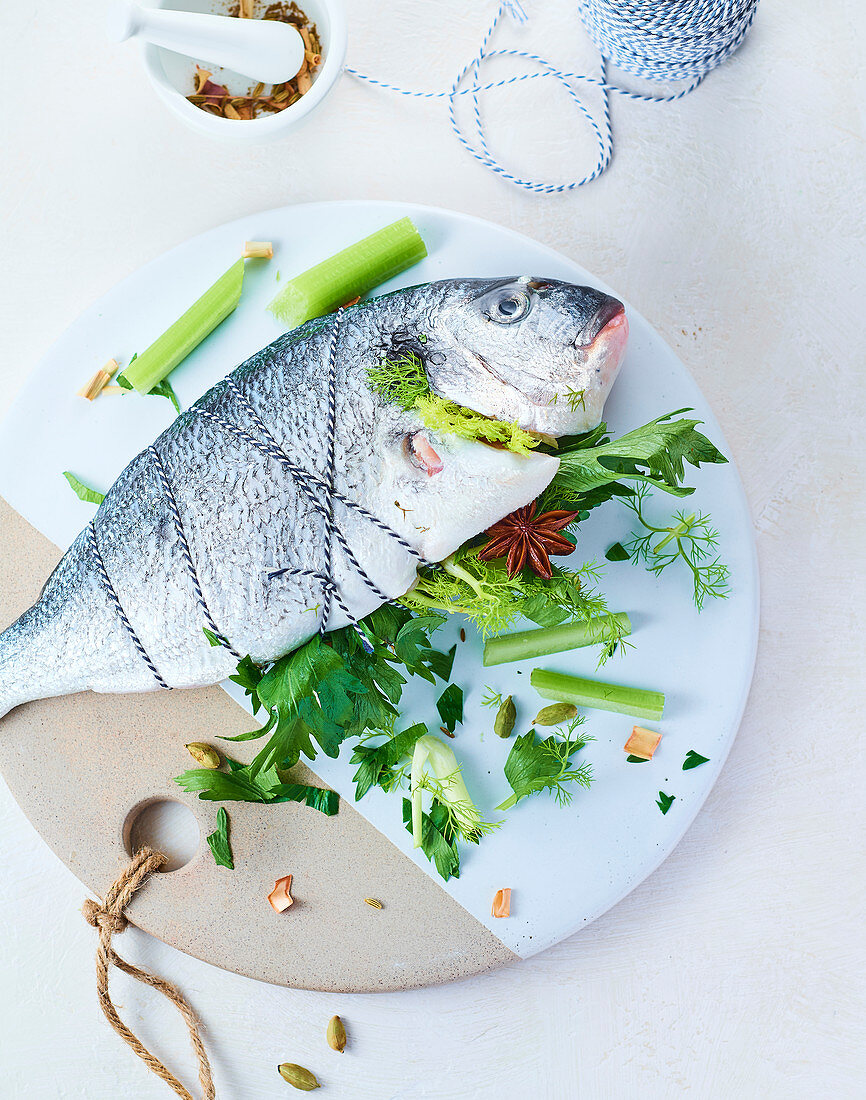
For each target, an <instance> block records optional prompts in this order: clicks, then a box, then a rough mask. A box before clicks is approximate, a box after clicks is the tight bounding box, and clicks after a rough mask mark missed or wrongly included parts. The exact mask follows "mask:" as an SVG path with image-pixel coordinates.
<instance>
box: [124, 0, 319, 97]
mask: <svg viewBox="0 0 866 1100" xmlns="http://www.w3.org/2000/svg"><path fill="white" fill-rule="evenodd" d="M108 34H109V37H110V38H111V40H112V41H114V42H124V41H126V39H127V38H143V39H144V40H145V41H146V42H151V43H153V45H155V46H163V47H164V48H165V49H167V50H174V52H175V53H182V54H186V55H187V56H188V57H192V58H195V59H196V60H198V61H207V62H209V63H210V64H211V65H219V66H221V67H222V68H224V69H232V70H234V72H236V73H240V74H241V75H242V76H246V77H249V79H250V80H255V81H256V82H258V81H261V82H262V83H264V84H282V83H283V81H285V80H291V79H292V77H294V76H296V75H297V73H298V70H299V69H300V67H301V65H302V64H303V63H304V40H303V39H302V38H301V36H300V34H298V32H297V30H296V29H295V28H294V27H293V26H292V25H291V24H290V23H280V22H277V21H276V20H272V19H232V18H230V17H229V16H225V15H203V14H201V13H199V12H192V11H173V10H170V9H168V8H142V7H140V6H139V5H138V4H135V3H132V2H131V0H119V2H118V3H116V4H115V5H114V6H113V7H112V8H111V10H110V12H109V20H108Z"/></svg>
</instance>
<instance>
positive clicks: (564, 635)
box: [484, 611, 631, 665]
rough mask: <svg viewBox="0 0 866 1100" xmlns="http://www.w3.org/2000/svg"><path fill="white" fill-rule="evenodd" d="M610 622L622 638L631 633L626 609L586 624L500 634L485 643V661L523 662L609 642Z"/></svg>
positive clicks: (489, 663) (497, 663)
mask: <svg viewBox="0 0 866 1100" xmlns="http://www.w3.org/2000/svg"><path fill="white" fill-rule="evenodd" d="M611 624H614V625H617V624H618V627H619V631H618V633H619V634H621V636H622V637H625V636H626V635H628V634H631V621H630V619H629V617H628V615H627V614H626V613H625V612H624V611H617V612H616V613H614V614H611V615H599V616H598V618H596V619H590V620H589V622H585V623H566V624H564V625H562V626H550V627H545V628H544V629H542V630H518V631H516V633H514V634H500V635H499V636H498V637H496V638H488V639H487V641H486V642H485V643H484V664H485V665H502V664H506V663H507V662H509V661H524V660H526V659H527V658H529V657H546V656H547V655H548V654H549V653H562V652H563V650H566V649H579V648H580V647H581V646H585V645H593V644H594V643H596V642H607V641H610V633H609V628H610V626H611Z"/></svg>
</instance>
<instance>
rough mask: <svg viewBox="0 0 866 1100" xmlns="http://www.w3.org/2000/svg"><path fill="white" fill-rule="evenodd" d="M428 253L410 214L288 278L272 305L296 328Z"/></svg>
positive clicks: (282, 319)
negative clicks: (307, 269)
mask: <svg viewBox="0 0 866 1100" xmlns="http://www.w3.org/2000/svg"><path fill="white" fill-rule="evenodd" d="M426 255H427V248H426V245H425V244H424V242H423V241H422V240H421V235H420V234H419V232H418V230H417V229H416V228H415V226H414V225H413V224H412V222H411V220H410V219H409V218H401V219H400V220H399V221H396V222H393V223H392V224H391V225H386V226H385V227H384V229H379V230H377V231H376V232H375V233H372V234H371V235H370V236H369V237H365V238H364V239H363V240H362V241H358V242H357V243H356V244H352V245H349V247H348V248H344V249H343V251H342V252H338V253H337V254H336V255H335V256H331V257H330V259H327V260H323V261H322V262H321V263H320V264H316V266H315V267H311V268H310V269H309V271H305V272H303V273H302V274H301V275H296V276H295V277H294V279H289V280H288V282H287V283H285V285H284V286H283V288H282V290H281V291H280V292H279V294H278V295H277V296H276V298H274V300H273V301H272V302H271V304H270V305H269V306H268V309H269V310H270V311H271V313H273V315H274V316H275V317H276V318H277V319H278V320H280V321H282V322H283V323H284V324H286V325H288V327H289V328H296V327H297V326H298V325H302V324H303V323H304V321H309V320H310V318H312V317H322V316H323V315H324V314H326V313H331V312H332V311H333V310H335V309H337V307H338V306H343V305H345V304H346V303H347V302H351V301H352V299H353V298H359V297H360V296H361V295H362V294H367V293H368V292H369V291H371V290H372V289H373V288H374V287H377V286H380V285H381V284H382V283H385V282H387V281H388V279H392V278H393V277H394V276H395V275H399V274H400V273H401V272H402V271H405V270H406V268H407V267H412V265H413V264H417V263H418V261H419V260H423V259H424V257H425V256H426Z"/></svg>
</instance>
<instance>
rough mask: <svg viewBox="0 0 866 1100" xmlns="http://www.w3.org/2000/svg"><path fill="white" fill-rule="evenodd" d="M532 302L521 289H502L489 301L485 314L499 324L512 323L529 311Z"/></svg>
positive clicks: (519, 319)
mask: <svg viewBox="0 0 866 1100" xmlns="http://www.w3.org/2000/svg"><path fill="white" fill-rule="evenodd" d="M531 304H532V302H531V299H530V297H529V295H528V294H527V293H526V292H525V291H523V290H502V291H500V292H499V293H498V294H497V295H496V297H495V298H493V299H492V300H491V302H490V305H489V308H488V310H487V316H488V317H489V318H490V320H491V321H496V322H497V323H498V324H500V325H513V324H514V323H515V321H522V320H523V318H524V317H525V316H526V315H527V313H529V308H530V306H531Z"/></svg>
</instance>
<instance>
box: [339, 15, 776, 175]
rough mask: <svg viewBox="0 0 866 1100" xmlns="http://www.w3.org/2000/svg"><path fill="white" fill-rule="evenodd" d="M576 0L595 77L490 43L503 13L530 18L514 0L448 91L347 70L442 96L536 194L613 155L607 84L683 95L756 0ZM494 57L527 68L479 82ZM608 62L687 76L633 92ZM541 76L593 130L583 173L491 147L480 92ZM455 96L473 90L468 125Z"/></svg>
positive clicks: (716, 60)
mask: <svg viewBox="0 0 866 1100" xmlns="http://www.w3.org/2000/svg"><path fill="white" fill-rule="evenodd" d="M575 3H576V5H577V11H578V15H579V16H580V18H581V20H582V22H583V24H584V26H585V27H586V30H587V32H588V33H589V36H590V38H591V39H592V40H593V42H594V43H595V45H596V47H597V48H598V50H599V53H600V54H601V77H600V78H599V77H595V76H588V75H587V74H586V73H575V72H563V71H561V70H559V69H556V68H554V66H553V65H551V64H550V62H548V61H545V60H544V58H542V57H539V56H538V55H537V54H534V53H528V52H526V51H524V50H489V49H488V45H489V43H490V40H491V38H492V37H493V35H494V33H495V32H496V29H497V27H498V26H499V24H500V22H501V21H502V19H503V17H504V16H505V15H506V13H507V14H508V15H510V16H511V18H512V19H513V20H514V22H515V23H517V24H524V23H526V22H528V16H527V14H526V12H525V11H524V10H523V8H522V7H521V5H520V0H502V2H501V3H500V5H499V8H498V10H497V12H496V16H495V18H494V19H493V22H492V23H491V24H490V26H489V28H488V30H487V32H486V34H485V35H484V39H483V41H482V43H481V47H480V49H479V50H478V53H477V54H476V55H475V56H474V57H473V59H472V60H471V61H470V62H469V64H468V65H466V66H465V68H464V69H462V70H461V72H460V73H459V74H458V76H457V78H456V80H455V81H454V83H453V84H452V85H451V87H450V89H449V90H448V91H445V92H416V91H411V90H409V89H406V88H400V87H398V86H397V85H395V84H389V83H387V82H386V81H383V80H378V79H376V78H375V77H372V76H368V75H367V74H366V73H362V72H359V71H358V70H357V69H352V68H347V70H346V71H347V72H348V73H351V75H352V76H354V77H357V78H358V79H359V80H363V81H366V82H367V83H368V84H372V85H375V86H376V87H377V88H383V89H386V90H387V91H391V92H396V93H397V94H398V95H403V96H411V97H414V98H417V99H447V100H448V115H449V120H450V123H451V129H452V130H453V131H454V135H455V136H456V138H457V140H458V141H459V142H460V144H461V145H463V147H464V148H465V149H466V150H467V151H468V152H469V153H471V154H472V156H473V157H475V159H476V160H478V161H480V162H481V163H482V164H483V165H485V167H487V168H489V169H490V170H491V171H492V172H495V173H496V174H497V175H499V176H501V177H502V178H503V179H506V180H509V181H510V182H511V183H514V184H516V185H517V186H518V187H522V188H524V189H525V190H527V191H533V192H535V193H536V194H540V195H552V194H558V193H560V192H563V191H574V190H575V189H576V188H578V187H583V186H584V184H587V183H591V182H592V181H593V180H594V179H598V177H599V176H600V175H601V174H602V172H604V171H605V169H606V168H607V167H608V165H609V164H610V161H611V158H612V156H613V130H612V128H611V121H610V94H611V92H616V93H617V94H619V95H622V96H625V97H626V98H627V99H636V100H639V101H641V102H645V103H646V102H649V103H670V102H672V101H673V100H675V99H682V97H683V96H685V95H688V94H689V92H693V91H694V90H695V88H697V86H698V85H699V84H700V83H701V82H702V81H703V79H704V77H705V76H706V75H707V74H708V73H709V72H711V71H712V70H713V69H715V68H716V67H717V66H718V65H720V64H721V63H722V62H723V61H725V60H726V59H727V58H728V57H730V56H731V54H732V53H734V51H735V50H736V49H737V48H738V47H739V46H740V44H741V43H742V41H743V39H744V38H745V37H746V35H747V34H748V31H749V28H750V27H751V25H752V20H753V19H754V17H755V9H756V8H757V6H758V0H575ZM494 58H512V59H514V60H516V61H518V62H523V63H525V64H526V66H527V67H528V68H529V70H530V71H527V72H522V73H520V74H519V75H516V76H512V77H509V78H507V79H505V80H497V81H494V82H492V83H488V84H482V83H481V70H482V68H483V66H484V65H486V64H487V63H488V62H490V61H492V60H493V59H494ZM608 62H611V63H613V64H614V65H616V66H617V67H618V68H619V69H621V70H623V71H624V72H628V73H632V74H633V75H635V76H638V77H641V78H643V79H645V80H652V81H683V80H684V81H687V82H688V83H687V84H686V86H685V87H683V88H681V89H679V90H678V91H675V92H671V93H664V94H660V95H651V94H643V93H640V92H632V91H629V90H628V89H627V88H623V87H621V86H620V85H618V84H614V83H611V82H610V81H609V80H608V78H607V65H608ZM539 79H541V80H544V79H553V80H556V81H557V82H558V83H559V84H560V85H561V86H562V88H563V89H564V90H565V91H566V92H567V93H568V95H569V96H570V97H571V99H572V100H573V102H574V105H575V106H576V107H577V109H578V110H579V111H580V112H581V114H582V115H583V116H584V117H585V119H586V121H587V122H588V123H589V125H590V127H591V129H592V131H593V135H594V137H595V142H596V147H597V156H596V162H595V167H594V168H593V169H592V170H591V171H590V172H588V173H587V174H586V175H585V176H583V177H582V178H581V179H575V180H568V181H565V182H562V183H545V182H541V181H538V180H533V179H524V178H522V177H521V176H517V175H514V174H513V173H512V172H511V171H510V170H509V169H508V168H507V167H506V166H505V165H504V164H502V163H501V162H500V161H499V160H497V159H496V157H495V156H494V155H493V153H492V152H491V151H490V147H489V145H488V141H487V134H486V130H485V125H484V122H483V120H482V117H481V104H480V93H482V92H488V91H491V90H492V89H494V88H504V87H506V86H508V85H509V84H518V83H521V82H522V81H524V80H539ZM582 84H583V85H594V86H595V87H597V88H598V89H599V90H600V91H601V110H600V116H599V117H597V116H596V115H594V114H593V112H592V111H591V110H590V108H589V107H588V106H587V104H586V103H584V102H583V100H582V99H581V98H580V96H579V94H578V90H579V89H580V87H581V85H582ZM461 96H469V97H470V98H471V107H472V124H471V132H470V133H467V131H466V129H465V128H464V126H463V125H462V124H461V122H460V121H459V120H458V118H457V103H458V101H459V99H460V97H461Z"/></svg>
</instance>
